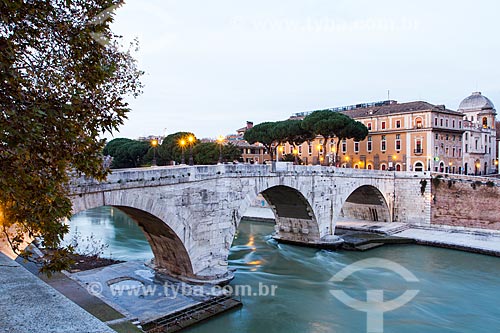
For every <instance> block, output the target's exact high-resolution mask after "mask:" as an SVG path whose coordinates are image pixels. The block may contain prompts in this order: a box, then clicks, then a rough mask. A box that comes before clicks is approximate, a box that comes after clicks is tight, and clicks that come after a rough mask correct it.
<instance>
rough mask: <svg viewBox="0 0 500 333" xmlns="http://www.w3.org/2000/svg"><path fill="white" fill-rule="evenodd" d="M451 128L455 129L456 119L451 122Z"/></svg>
mask: <svg viewBox="0 0 500 333" xmlns="http://www.w3.org/2000/svg"><path fill="white" fill-rule="evenodd" d="M451 127H453V128H455V119H453V121H452V122H451Z"/></svg>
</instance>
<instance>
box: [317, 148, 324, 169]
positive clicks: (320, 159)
mask: <svg viewBox="0 0 500 333" xmlns="http://www.w3.org/2000/svg"><path fill="white" fill-rule="evenodd" d="M317 148H318V163H319V164H320V165H321V164H323V163H321V162H323V158H321V157H320V156H319V153H320V151H321V145H318V147H317Z"/></svg>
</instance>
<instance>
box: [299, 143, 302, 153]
mask: <svg viewBox="0 0 500 333" xmlns="http://www.w3.org/2000/svg"><path fill="white" fill-rule="evenodd" d="M299 154H302V145H300V146H299Z"/></svg>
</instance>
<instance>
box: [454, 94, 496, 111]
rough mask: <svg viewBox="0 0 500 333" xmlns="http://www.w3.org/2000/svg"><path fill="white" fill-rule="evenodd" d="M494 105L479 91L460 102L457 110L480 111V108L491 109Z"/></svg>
mask: <svg viewBox="0 0 500 333" xmlns="http://www.w3.org/2000/svg"><path fill="white" fill-rule="evenodd" d="M493 109H495V106H494V105H493V102H492V101H490V99H489V98H488V97H486V96H483V95H482V94H481V93H480V92H474V93H472V95H470V96H469V97H467V98H466V99H464V100H463V101H462V103H460V106H459V107H458V111H462V112H463V111H480V110H493Z"/></svg>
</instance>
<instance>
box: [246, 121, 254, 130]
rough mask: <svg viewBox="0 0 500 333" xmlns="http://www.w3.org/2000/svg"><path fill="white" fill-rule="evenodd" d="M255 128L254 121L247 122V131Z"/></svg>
mask: <svg viewBox="0 0 500 333" xmlns="http://www.w3.org/2000/svg"><path fill="white" fill-rule="evenodd" d="M252 127H253V121H247V129H250V128H252Z"/></svg>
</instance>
